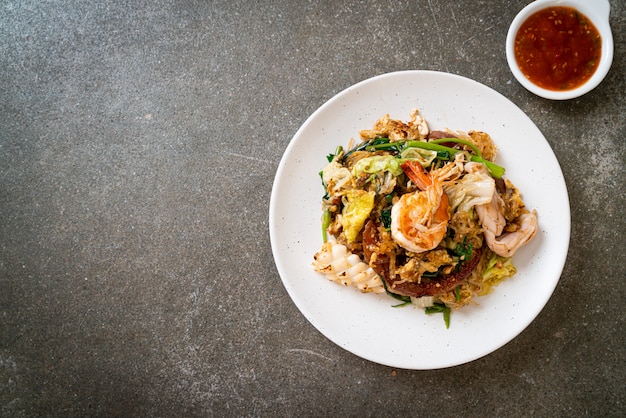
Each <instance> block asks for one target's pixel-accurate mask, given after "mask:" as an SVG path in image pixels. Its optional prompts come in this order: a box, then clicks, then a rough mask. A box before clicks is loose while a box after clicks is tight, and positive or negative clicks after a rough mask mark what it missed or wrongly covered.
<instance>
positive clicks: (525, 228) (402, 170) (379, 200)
mask: <svg viewBox="0 0 626 418" xmlns="http://www.w3.org/2000/svg"><path fill="white" fill-rule="evenodd" d="M360 136H361V141H362V142H361V143H359V144H357V145H355V146H352V145H351V146H350V148H349V149H347V150H344V149H343V147H341V146H340V147H338V148H337V149H336V150H335V152H334V153H333V154H330V155H329V156H328V161H329V164H328V165H327V166H326V167H325V168H324V169H323V170H322V171H321V172H320V175H321V177H322V182H323V186H324V190H325V192H326V194H325V195H324V198H323V200H322V208H323V216H322V235H323V240H324V244H323V246H322V248H321V249H320V251H319V252H318V253H317V254H315V261H314V262H313V266H314V268H315V269H316V270H317V271H318V272H320V273H323V274H324V275H325V276H326V277H327V278H328V279H329V280H332V281H335V282H337V283H340V284H343V285H346V286H348V285H353V286H355V287H357V288H358V289H359V290H361V291H362V292H376V293H383V292H386V293H387V294H389V295H390V296H393V297H394V298H396V299H399V300H401V301H403V302H404V303H411V302H412V303H415V304H417V305H419V306H421V307H424V308H425V309H426V312H427V313H432V312H443V313H444V318H445V320H446V325H449V317H450V310H451V309H458V308H460V307H462V306H465V305H467V304H468V303H470V302H471V301H472V300H473V299H474V298H475V297H476V296H482V295H485V294H487V293H489V292H491V291H492V289H493V286H495V285H497V284H498V283H500V282H501V281H502V280H504V279H506V278H508V277H511V276H513V275H514V274H515V273H516V269H515V266H514V265H513V264H512V262H511V257H512V256H513V254H514V253H515V252H516V251H517V249H518V248H519V247H521V246H522V245H524V244H525V243H527V242H528V241H529V240H530V239H532V237H533V236H534V235H535V232H536V230H537V213H536V211H534V210H533V211H529V210H528V209H527V208H526V207H525V205H524V202H523V201H522V198H521V195H520V193H519V191H518V190H517V188H516V187H515V186H514V185H513V184H512V183H511V182H510V181H509V180H508V179H505V178H504V177H503V175H504V168H503V167H500V166H499V165H497V164H495V163H494V161H495V158H496V147H495V145H494V143H493V141H492V140H491V138H490V137H489V135H488V134H486V133H484V132H477V131H470V132H468V133H463V132H453V131H430V129H429V127H428V124H427V123H426V121H425V120H424V119H423V118H422V116H421V115H420V113H419V111H417V110H414V111H413V112H412V113H411V119H410V121H409V122H406V123H405V122H403V121H400V120H394V119H391V118H390V117H389V115H386V116H384V117H383V118H382V119H380V120H379V121H377V122H376V124H375V125H374V127H373V128H372V129H368V130H363V131H361V132H360Z"/></svg>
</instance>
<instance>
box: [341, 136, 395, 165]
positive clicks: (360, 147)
mask: <svg viewBox="0 0 626 418" xmlns="http://www.w3.org/2000/svg"><path fill="white" fill-rule="evenodd" d="M379 144H389V138H375V139H372V140H370V141H367V142H363V143H361V144H359V145H357V146H356V147H354V148H352V149H351V150H349V151H348V152H346V153H345V154H344V155H343V157H341V161H342V162H343V161H345V159H346V158H348V157H349V156H350V155H352V153H354V152H356V151H363V150H365V149H366V148H367V147H370V146H376V145H379Z"/></svg>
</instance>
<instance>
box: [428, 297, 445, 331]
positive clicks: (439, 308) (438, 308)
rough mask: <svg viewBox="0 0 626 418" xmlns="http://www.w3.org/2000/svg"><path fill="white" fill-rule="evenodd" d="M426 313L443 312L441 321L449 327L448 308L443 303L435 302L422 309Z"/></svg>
mask: <svg viewBox="0 0 626 418" xmlns="http://www.w3.org/2000/svg"><path fill="white" fill-rule="evenodd" d="M424 312H426V314H427V315H431V314H434V313H440V312H441V313H443V322H444V323H445V324H446V328H450V308H449V307H448V306H446V305H445V304H444V303H435V304H434V305H433V306H430V307H428V308H425V309H424Z"/></svg>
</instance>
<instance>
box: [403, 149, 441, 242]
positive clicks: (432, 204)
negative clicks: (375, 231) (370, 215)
mask: <svg viewBox="0 0 626 418" xmlns="http://www.w3.org/2000/svg"><path fill="white" fill-rule="evenodd" d="M402 169H403V170H404V172H405V174H406V175H407V176H408V177H409V178H410V179H411V181H413V183H415V185H416V186H417V187H418V188H419V189H420V190H419V191H416V192H413V193H406V194H404V195H402V197H401V198H400V200H399V201H398V202H396V203H395V204H394V205H393V206H392V208H391V236H392V238H393V239H394V240H395V241H396V242H397V243H398V244H399V245H400V246H401V247H403V248H405V249H406V250H408V251H411V252H414V253H422V252H425V251H430V250H432V249H433V248H435V247H436V246H437V245H439V243H440V242H441V240H442V239H443V238H444V237H445V236H446V231H447V228H448V221H449V220H450V205H449V202H448V195H446V193H445V192H444V190H443V187H442V185H441V181H440V180H439V178H438V176H436V175H427V174H426V173H425V172H424V169H423V168H422V166H421V165H419V164H418V163H414V162H411V161H408V162H405V163H404V164H402Z"/></svg>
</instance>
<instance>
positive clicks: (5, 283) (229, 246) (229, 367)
mask: <svg viewBox="0 0 626 418" xmlns="http://www.w3.org/2000/svg"><path fill="white" fill-rule="evenodd" d="M611 3H612V14H611V24H612V27H613V34H614V38H615V60H614V64H613V67H612V69H611V71H610V73H609V75H608V77H607V78H606V79H605V81H604V82H603V84H602V85H601V86H600V87H599V88H597V89H596V90H594V91H593V92H591V93H589V94H587V95H585V96H584V97H582V98H579V99H576V100H571V101H566V102H550V101H547V100H544V99H541V98H538V97H535V96H533V95H532V94H531V93H529V92H527V91H526V90H524V89H523V88H522V87H521V86H520V85H519V84H518V83H517V82H516V81H515V80H514V78H513V76H512V75H511V73H510V71H509V70H508V67H507V64H506V58H505V54H504V40H505V37H506V32H507V29H508V25H509V23H510V22H511V21H512V19H513V17H514V16H515V14H516V13H517V12H518V11H519V10H520V9H521V8H522V7H523V6H524V5H525V4H526V2H525V1H512V0H507V1H495V0H494V1H469V0H467V1H457V0H441V1H431V0H428V1H427V0H418V1H410V2H409V1H369V0H366V1H351V2H350V1H346V2H343V1H342V2H322V1H297V2H291V1H255V2H247V1H233V0H228V1H191V0H183V1H174V0H169V1H167V0H166V1H158V2H153V1H140V0H137V1H124V2H111V1H100V2H93V1H69V0H58V1H54V0H48V1H40V0H37V1H3V2H2V3H1V4H0V109H1V111H0V415H2V416H7V417H19V416H34V415H43V416H46V415H49V416H93V415H99V416H192V415H201V416H207V415H215V416H224V415H226V416H271V415H284V416H296V415H317V416H330V415H352V416H374V415H386V414H388V415H400V414H411V415H413V414H415V415H420V416H430V415H441V416H459V415H465V416H485V415H487V416H521V415H526V416H528V415H537V416H580V415H589V416H611V415H614V416H619V415H621V414H623V413H624V410H625V409H626V407H625V404H624V403H625V401H626V386H625V385H624V381H625V380H626V367H625V366H626V361H625V358H626V356H625V354H626V350H625V346H626V336H625V333H624V323H625V319H626V317H625V311H624V308H623V306H624V300H625V298H626V294H625V293H626V284H625V283H624V278H625V277H626V267H625V266H626V258H625V257H624V247H625V245H624V232H625V226H626V223H625V218H626V213H625V211H624V206H625V204H626V202H625V198H624V180H623V179H624V174H625V172H624V165H625V162H626V161H625V155H626V145H625V144H626V141H625V138H626V129H625V127H626V111H625V108H626V100H625V92H626V77H625V66H624V64H625V59H624V56H625V55H624V54H625V53H626V43H625V35H624V34H625V33H626V23H625V21H624V20H625V17H626V4H624V2H621V1H612V2H611ZM406 69H430V70H439V71H447V72H451V73H455V74H460V75H463V76H466V77H470V78H473V79H475V80H477V81H479V82H481V83H483V84H486V85H487V86H490V87H492V88H493V89H495V90H496V91H498V92H500V93H502V94H503V95H505V96H506V97H508V98H509V99H511V100H512V101H513V102H514V103H515V104H517V105H518V106H519V107H520V108H521V109H522V110H523V111H525V112H526V113H527V114H528V115H529V116H530V118H531V119H532V120H533V121H534V122H535V123H536V124H537V126H538V127H539V129H540V130H541V131H542V132H543V133H544V135H545V136H546V138H547V140H548V141H549V143H550V145H551V146H552V148H553V149H554V151H555V153H556V155H557V158H558V159H559V161H560V163H561V165H562V169H563V172H564V175H565V179H566V182H567V186H568V191H569V194H570V199H571V209H572V236H571V245H570V250H569V254H568V260H567V263H566V265H565V269H564V271H563V275H562V277H561V280H560V282H559V285H558V287H557V289H556V291H555V293H554V295H553V297H552V299H551V300H550V301H549V303H548V305H547V306H546V308H545V309H544V310H543V311H542V313H541V314H540V315H539V317H538V318H537V319H536V321H535V322H533V323H532V324H531V325H530V326H529V327H528V328H527V329H526V330H525V331H524V332H523V333H522V334H521V335H520V336H519V337H517V338H516V339H514V340H513V341H512V342H510V343H509V344H507V345H506V346H504V347H503V348H501V349H500V350H498V351H496V352H494V353H493V354H491V355H489V356H487V357H484V358H482V359H479V360H477V361H474V362H472V363H469V364H466V365H462V366H458V367H454V368H451V369H444V370H435V371H406V370H393V369H391V368H388V367H384V366H380V365H377V364H373V363H370V362H367V361H365V360H362V359H360V358H358V357H356V356H354V355H352V354H350V353H348V352H346V351H344V350H342V349H341V348H339V347H338V346H336V345H334V344H333V343H332V342H330V341H328V340H327V339H326V338H325V337H323V336H322V335H321V334H320V333H319V332H318V331H317V330H316V329H315V328H313V327H312V326H311V325H310V324H309V323H308V322H307V321H306V319H305V318H304V317H303V316H302V315H301V314H300V313H299V311H298V310H297V308H296V307H295V305H294V303H293V302H292V301H291V299H290V298H289V296H288V295H287V293H286V291H285V290H284V288H283V286H282V284H281V281H280V278H279V276H278V273H277V271H276V268H275V265H274V262H273V258H272V253H271V249H270V245H269V233H268V205H269V197H270V193H271V186H272V181H273V178H274V173H275V170H276V168H277V166H278V163H279V161H280V158H281V155H282V153H283V151H284V149H285V148H286V146H287V144H288V142H289V140H290V139H291V137H292V136H293V135H294V133H295V132H296V130H297V129H298V127H299V126H300V125H301V124H302V123H303V122H304V121H305V120H306V118H307V117H308V116H309V115H310V114H311V113H312V112H313V111H315V109H317V108H318V107H319V106H320V105H321V104H322V103H324V102H325V101H326V100H327V99H329V98H330V97H332V96H333V95H335V94H336V93H338V92H339V91H341V90H343V89H344V88H346V87H348V86H350V85H352V84H354V83H356V82H358V81H361V80H363V79H366V78H369V77H372V76H375V75H378V74H381V73H386V72H391V71H396V70H406ZM520 158H523V157H521V156H520Z"/></svg>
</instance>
